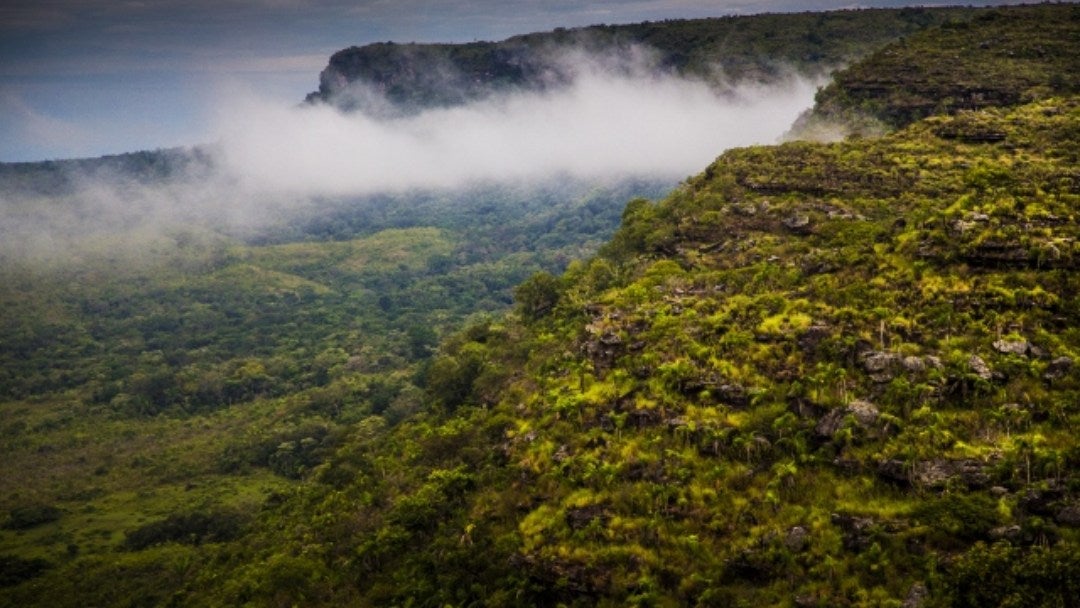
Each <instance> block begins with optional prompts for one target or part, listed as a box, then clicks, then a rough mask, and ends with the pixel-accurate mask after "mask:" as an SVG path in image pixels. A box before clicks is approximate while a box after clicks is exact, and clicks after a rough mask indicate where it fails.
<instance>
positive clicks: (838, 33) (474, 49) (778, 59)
mask: <svg viewBox="0 0 1080 608" xmlns="http://www.w3.org/2000/svg"><path fill="white" fill-rule="evenodd" d="M973 12H974V11H972V10H971V9H903V10H867V11H840V12H832V13H817V14H798V15H791V14H785V15H757V16H750V17H730V18H721V19H698V20H687V21H666V22H662V23H641V24H634V25H621V26H607V25H599V26H592V27H587V28H579V29H569V30H565V29H559V30H555V31H553V32H548V33H539V34H528V35H524V36H516V37H513V38H510V39H507V40H504V41H502V42H475V43H471V44H393V43H376V44H369V45H366V46H363V47H352V48H348V49H345V50H342V51H339V52H337V53H335V54H334V55H333V56H332V57H331V59H330V63H329V65H328V66H327V68H326V69H325V70H323V72H322V74H321V75H320V79H319V80H320V82H319V90H318V91H317V92H314V93H311V94H310V95H309V96H308V101H309V102H319V101H321V102H331V103H335V104H337V105H339V106H340V107H343V108H345V109H357V108H364V109H366V110H371V109H372V108H373V104H374V101H373V99H372V97H371V94H372V93H374V94H375V96H376V97H384V98H385V100H387V101H389V102H390V103H391V104H392V106H394V107H395V108H396V109H416V108H423V107H432V106H443V105H454V104H460V103H464V102H466V101H469V100H472V99H478V98H482V97H485V96H487V95H490V94H492V93H493V92H497V91H504V90H515V89H516V90H521V89H524V90H542V89H546V88H550V87H553V86H558V85H560V84H563V83H566V82H568V81H569V80H570V79H571V78H572V77H573V75H574V69H575V67H574V65H573V63H574V62H573V61H572V60H571V57H570V56H571V55H574V56H577V57H578V58H580V56H581V55H582V54H584V55H588V56H593V57H599V58H601V59H610V58H613V57H614V58H621V62H620V61H615V62H613V64H614V66H615V67H616V69H618V68H620V67H621V68H627V67H629V66H627V65H626V64H625V60H626V58H627V57H629V56H634V55H641V54H642V50H644V59H645V63H646V65H647V66H648V67H649V68H651V69H653V70H657V71H662V72H674V73H678V74H682V75H686V76H691V77H696V78H705V79H707V80H710V81H712V82H714V84H716V85H717V86H723V85H725V84H731V83H734V82H740V81H754V82H766V81H769V80H772V79H776V78H780V77H782V76H784V75H785V74H788V73H790V72H791V71H792V70H794V71H798V72H802V73H814V74H818V73H823V72H825V71H828V70H831V69H834V68H835V67H836V66H838V65H841V64H843V63H846V62H849V61H851V60H853V59H855V58H857V57H860V56H862V55H865V54H866V53H868V52H870V51H871V50H873V49H875V48H878V47H880V46H881V45H883V44H885V43H887V42H889V41H891V40H895V39H896V38H898V37H900V36H903V35H905V34H907V33H911V32H915V31H918V30H920V29H923V28H925V27H929V26H932V25H935V24H939V23H941V22H943V21H945V20H946V19H960V20H962V19H967V18H969V17H970V16H971V15H972V14H973ZM609 63H612V62H609ZM609 67H610V66H609ZM636 67H640V66H636Z"/></svg>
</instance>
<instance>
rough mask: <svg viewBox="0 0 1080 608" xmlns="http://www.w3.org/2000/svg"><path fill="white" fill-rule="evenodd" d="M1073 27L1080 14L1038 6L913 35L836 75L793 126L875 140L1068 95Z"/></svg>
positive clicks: (1079, 51) (1074, 85)
mask: <svg viewBox="0 0 1080 608" xmlns="http://www.w3.org/2000/svg"><path fill="white" fill-rule="evenodd" d="M1078 24H1080V6H1077V5H1076V4H1041V5H1035V6H1022V7H1007V8H1000V9H993V10H988V11H984V12H982V13H979V14H978V15H977V16H976V17H975V18H974V20H972V21H950V22H947V23H945V25H944V26H943V27H941V28H935V29H932V30H926V31H923V32H920V33H916V34H914V35H912V36H910V37H907V38H905V39H903V40H901V41H899V42H897V43H894V44H891V45H889V46H887V47H885V48H882V49H880V50H878V51H876V52H875V53H873V54H872V55H870V56H869V57H867V58H866V60H865V61H861V62H859V63H857V64H855V65H852V66H851V67H850V68H848V69H845V70H842V71H840V72H838V73H837V74H836V75H835V77H834V80H833V82H832V83H831V84H830V85H829V86H827V87H826V88H825V89H824V90H822V91H821V92H820V93H819V94H818V100H817V101H818V103H817V107H816V108H815V109H814V112H813V113H811V114H810V115H808V116H806V117H804V119H803V121H802V122H803V124H802V125H800V126H801V127H803V131H804V133H805V131H806V129H805V128H806V127H810V128H813V127H814V126H815V125H816V126H818V127H820V126H822V124H823V123H824V124H826V125H828V124H832V125H835V124H837V123H839V124H843V125H845V126H847V127H848V128H854V130H855V131H856V132H861V133H863V134H870V133H875V132H876V133H880V132H882V131H883V130H886V129H890V128H896V127H901V126H904V125H907V124H910V123H911V122H913V121H915V120H918V119H919V118H923V117H925V116H930V115H932V114H938V113H955V112H958V111H961V110H974V109H979V108H987V107H1000V106H1008V105H1016V104H1020V103H1027V102H1031V101H1034V100H1037V99H1042V98H1046V97H1048V96H1052V95H1069V94H1075V93H1077V92H1080V79H1077V78H1076V76H1075V74H1078V73H1080V33H1078V31H1080V25H1078ZM796 131H797V132H798V129H797V130H796Z"/></svg>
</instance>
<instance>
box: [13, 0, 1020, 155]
mask: <svg viewBox="0 0 1080 608" xmlns="http://www.w3.org/2000/svg"><path fill="white" fill-rule="evenodd" d="M951 3H955V2H934V1H924V2H920V3H918V4H921V5H943V4H951ZM996 3H997V4H999V3H1000V2H996ZM909 4H916V3H914V2H902V1H889V0H884V1H875V0H868V1H865V2H860V3H857V4H854V3H852V2H850V1H849V0H810V1H805V2H794V1H791V0H763V1H757V2H755V1H740V0H601V1H592V2H589V1H574V0H359V1H351V2H349V1H345V0H312V1H303V0H118V1H117V0H6V1H5V2H3V3H2V4H0V162H16V161H35V160H46V159H55V158H73V157H88V156H99V155H103V154H116V153H122V152H129V151H135V150H145V149H156V148H166V147H173V146H186V145H194V144H199V143H205V142H207V141H209V140H213V139H214V138H215V137H216V134H217V131H218V130H220V128H221V124H220V120H221V119H220V106H221V105H222V104H223V103H228V100H229V99H231V98H230V95H233V94H235V93H236V92H237V91H244V92H245V94H246V95H247V96H257V97H259V98H260V99H261V100H263V101H265V102H269V103H271V104H280V106H281V107H289V106H292V105H295V104H297V103H298V102H299V101H301V100H302V99H303V97H304V95H305V94H306V93H308V92H310V91H313V90H315V89H316V88H317V86H318V74H319V71H320V70H321V69H322V68H323V67H325V65H326V63H327V60H328V58H329V56H330V55H331V54H332V53H333V52H334V51H337V50H339V49H342V48H345V47H348V46H353V45H363V44H366V43H370V42H378V41H387V40H393V41H395V42H469V41H473V40H501V39H504V38H506V37H509V36H512V35H515V34H521V33H527V32H533V31H544V30H550V29H552V28H555V27H576V26H585V25H592V24H597V23H633V22H638V21H644V20H660V19H668V18H693V17H711V16H723V15H735V14H753V13H761V12H788V11H806V10H827V9H837V8H858V7H886V6H890V7H891V6H903V5H909ZM964 4H975V5H984V4H995V2H971V1H970V0H967V1H965V2H964Z"/></svg>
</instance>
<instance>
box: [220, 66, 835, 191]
mask: <svg viewBox="0 0 1080 608" xmlns="http://www.w3.org/2000/svg"><path fill="white" fill-rule="evenodd" d="M814 91H815V84H814V83H812V82H810V81H808V80H806V79H802V78H796V77H792V78H791V79H789V80H787V81H786V82H783V83H781V84H779V85H775V86H770V87H747V88H743V89H739V90H738V92H737V93H736V94H735V95H730V96H727V95H726V96H723V97H721V96H719V95H718V94H716V93H715V92H714V91H713V90H711V89H710V88H709V87H708V86H706V85H705V84H703V83H700V82H694V81H687V80H682V79H677V78H674V77H658V76H651V75H647V74H640V75H636V76H625V75H624V76H615V75H611V74H607V73H604V72H603V71H602V70H584V71H583V74H582V75H581V76H580V77H579V78H577V80H576V81H575V82H574V83H573V84H572V85H570V86H569V87H567V88H565V89H560V90H558V91H554V92H548V93H519V94H512V95H506V96H501V97H498V98H494V99H489V100H485V101H481V102H476V103H473V104H470V105H467V106H462V107H456V108H448V109H434V110H428V111H425V112H423V113H421V114H418V115H414V116H408V117H399V118H393V119H383V120H380V119H376V118H372V117H370V116H367V115H364V114H343V113H341V112H338V111H337V110H334V109H332V108H330V107H326V106H322V107H313V108H311V107H309V108H293V109H284V108H280V107H276V106H272V105H268V104H266V103H263V102H260V101H259V100H257V99H252V98H248V99H245V100H243V101H241V102H237V103H231V104H229V106H228V107H229V110H228V112H226V113H225V114H224V115H223V116H222V117H221V120H220V121H219V124H220V126H221V128H220V131H219V132H220V133H221V140H220V141H221V146H222V150H223V153H224V156H223V158H224V162H225V166H226V167H227V169H228V171H229V172H230V173H231V174H232V175H235V176H236V177H237V178H238V180H239V183H240V185H241V186H242V187H243V188H244V189H245V190H247V191H254V192H264V193H265V192H274V193H289V194H290V195H292V196H311V195H324V196H325V195H330V196H333V195H355V194H371V193H375V192H380V191H388V190H390V191H400V190H408V189H411V188H455V187H460V186H466V185H469V184H471V183H473V182H482V181H499V180H542V179H547V178H551V177H558V176H562V175H565V176H571V177H575V178H582V179H594V178H611V177H615V178H619V177H629V176H637V177H650V178H660V179H676V180H677V179H679V178H682V177H685V176H687V175H689V174H691V173H694V172H697V171H699V170H701V169H702V168H703V167H704V166H705V165H707V164H708V163H709V162H710V161H711V160H712V159H713V158H715V157H716V156H717V155H718V154H719V153H720V152H722V151H723V150H724V149H726V148H730V147H733V146H743V145H749V144H755V143H772V142H774V141H775V140H776V139H777V138H778V137H779V136H780V135H781V134H783V132H784V131H785V130H786V129H787V128H788V127H790V125H791V123H792V122H793V121H794V119H795V118H796V117H797V116H798V114H799V112H800V111H802V110H803V109H805V108H807V107H809V105H810V103H811V102H812V99H813V94H814Z"/></svg>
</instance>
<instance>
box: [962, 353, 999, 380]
mask: <svg viewBox="0 0 1080 608" xmlns="http://www.w3.org/2000/svg"><path fill="white" fill-rule="evenodd" d="M968 367H969V368H971V373H973V374H975V375H976V376H978V377H979V378H980V379H982V380H986V381H987V382H989V381H990V380H992V379H993V378H994V372H993V371H991V370H990V366H989V365H987V364H986V361H983V360H982V357H980V356H979V355H971V356H970V357H968Z"/></svg>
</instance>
